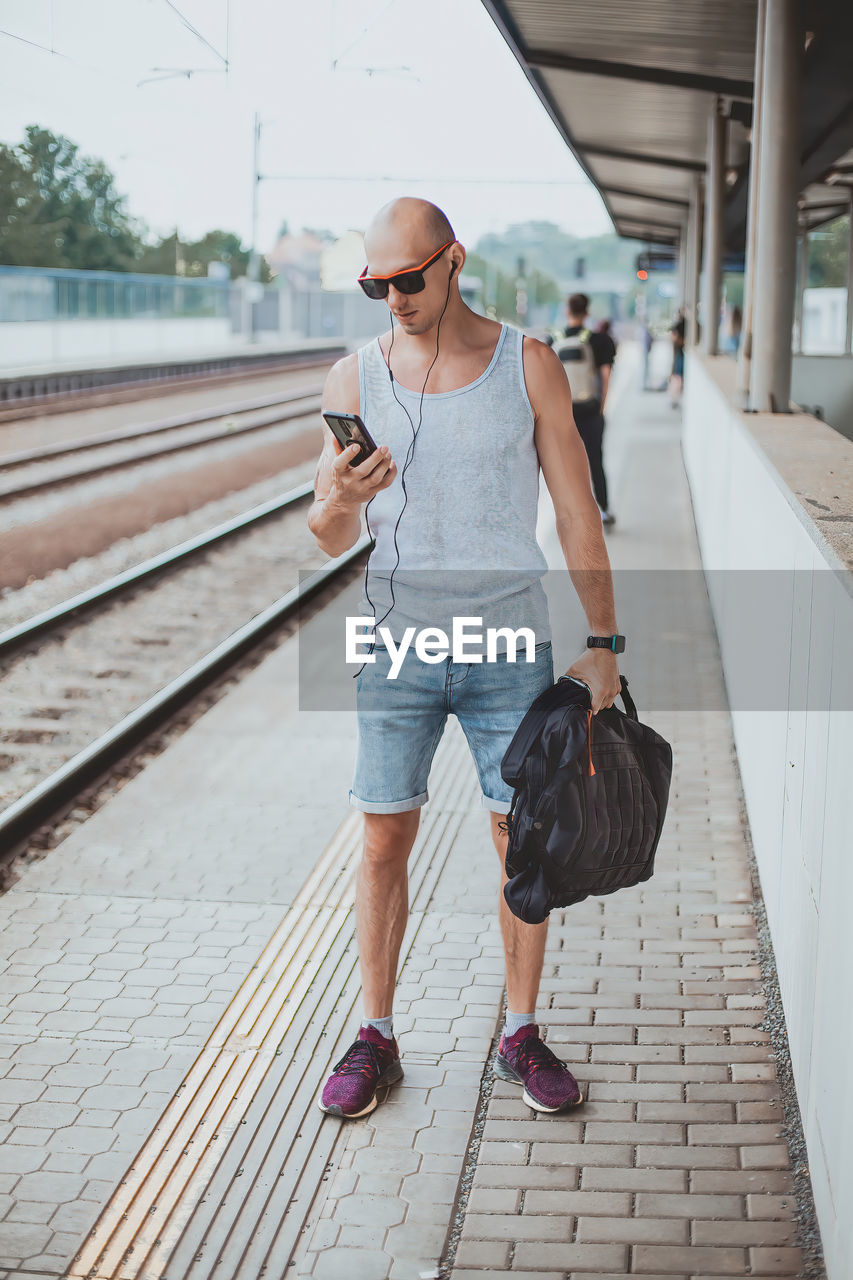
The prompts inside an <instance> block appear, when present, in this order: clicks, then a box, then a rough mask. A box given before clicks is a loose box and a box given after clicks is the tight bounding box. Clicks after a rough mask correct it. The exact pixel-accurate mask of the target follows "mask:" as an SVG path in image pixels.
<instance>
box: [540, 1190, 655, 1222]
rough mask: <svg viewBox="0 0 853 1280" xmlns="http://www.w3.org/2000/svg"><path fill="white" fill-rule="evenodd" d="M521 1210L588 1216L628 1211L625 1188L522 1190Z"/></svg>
mask: <svg viewBox="0 0 853 1280" xmlns="http://www.w3.org/2000/svg"><path fill="white" fill-rule="evenodd" d="M524 1213H525V1214H527V1213H533V1214H536V1213H558V1214H562V1213H567V1214H569V1213H570V1214H574V1215H575V1216H578V1215H585V1216H589V1215H591V1214H596V1215H598V1214H600V1215H603V1216H608V1215H611V1216H614V1217H615V1216H617V1215H623V1216H625V1217H628V1216H629V1215H630V1213H631V1196H630V1194H629V1193H628V1192H625V1191H586V1190H585V1191H564V1190H562V1189H561V1190H559V1191H540V1190H537V1189H536V1188H532V1189H531V1190H529V1191H525V1193H524Z"/></svg>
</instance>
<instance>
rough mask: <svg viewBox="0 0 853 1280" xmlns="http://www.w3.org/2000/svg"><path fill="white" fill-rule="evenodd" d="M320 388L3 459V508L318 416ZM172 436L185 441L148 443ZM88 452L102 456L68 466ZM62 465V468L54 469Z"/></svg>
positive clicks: (0, 469)
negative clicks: (5, 478)
mask: <svg viewBox="0 0 853 1280" xmlns="http://www.w3.org/2000/svg"><path fill="white" fill-rule="evenodd" d="M320 390H321V388H320V387H319V386H314V387H309V388H299V389H296V390H294V391H291V392H287V393H280V394H278V395H275V396H266V397H258V398H256V399H255V400H249V401H239V402H237V403H235V404H231V405H227V406H225V407H224V408H223V407H221V406H219V407H217V408H216V409H204V410H199V411H195V412H190V413H187V414H179V415H175V416H173V417H170V418H165V419H161V420H155V421H153V422H148V423H143V424H141V425H139V426H136V427H127V428H121V429H119V430H117V431H113V432H107V433H103V434H101V435H92V436H86V437H81V438H79V439H77V440H70V441H65V442H63V443H61V444H54V445H45V446H41V447H38V448H35V449H29V450H19V451H17V452H16V453H10V454H5V455H0V472H6V473H11V475H12V480H11V483H5V484H4V483H3V482H2V480H0V504H2V503H11V502H14V501H17V500H18V499H21V498H28V497H31V496H32V495H34V494H37V493H44V492H45V491H51V490H55V489H57V488H60V487H62V486H65V485H69V484H74V483H83V482H85V481H86V480H90V479H94V478H96V477H98V476H102V475H104V474H106V473H108V472H113V471H119V470H122V469H124V468H127V467H134V466H139V465H141V464H142V463H145V462H151V461H152V460H154V459H159V458H163V457H166V456H168V455H173V454H179V453H184V452H187V451H188V450H191V449H198V448H201V447H202V446H204V445H217V444H219V443H222V442H223V441H234V440H235V439H239V438H241V437H243V436H247V435H250V434H253V433H254V432H258V431H263V430H267V429H270V428H273V427H276V426H279V425H281V424H283V423H288V422H291V421H293V420H295V419H298V418H305V417H309V416H312V415H314V414H315V413H317V412H318V411H319V408H320V399H319V394H320ZM235 417H242V418H243V419H244V420H243V421H241V422H235V421H234V419H235ZM217 420H218V421H219V422H220V423H221V425H220V426H219V427H218V428H217V429H216V430H213V431H211V430H210V429H209V427H208V424H209V423H211V422H213V421H217ZM172 433H176V434H179V436H180V438H179V439H173V440H170V441H169V442H168V443H162V442H160V441H155V442H154V443H153V445H152V446H151V447H146V446H145V442H146V441H147V440H150V439H151V438H152V437H158V436H163V435H167V434H172ZM140 442H141V446H140ZM127 444H136V445H137V447H136V448H134V449H131V450H130V451H127V450H124V451H123V450H122V448H121V446H123V445H127ZM84 452H90V453H91V452H95V453H96V454H97V455H98V456H96V457H95V458H94V459H90V460H89V461H88V462H86V463H84V464H83V465H71V466H67V465H66V466H63V460H64V459H65V458H67V457H68V456H70V455H76V454H80V453H84ZM57 462H58V465H51V464H57ZM22 473H23V476H22Z"/></svg>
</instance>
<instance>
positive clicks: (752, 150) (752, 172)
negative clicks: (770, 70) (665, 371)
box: [737, 0, 767, 406]
mask: <svg viewBox="0 0 853 1280" xmlns="http://www.w3.org/2000/svg"><path fill="white" fill-rule="evenodd" d="M766 19H767V0H758V16H757V20H756V24H755V73H754V76H753V93H752V128H751V129H750V141H749V189H748V192H747V201H748V203H747V215H746V253H745V261H744V280H743V326H742V330H741V343H740V350H739V351H738V374H737V387H738V395H739V399H740V402H741V404H742V405H743V406H746V405H747V404H748V403H749V374H750V367H751V363H752V327H753V318H754V315H755V288H754V284H755V237H756V232H757V227H758V169H759V163H758V153H759V150H760V146H759V139H760V134H761V96H762V92H763V84H764V30H765V23H766Z"/></svg>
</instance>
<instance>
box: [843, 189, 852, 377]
mask: <svg viewBox="0 0 853 1280" xmlns="http://www.w3.org/2000/svg"><path fill="white" fill-rule="evenodd" d="M849 216H850V226H849V229H848V230H849V234H848V237H847V323H846V325H845V328H844V354H845V355H846V356H849V355H850V346H851V343H853V187H851V188H850V211H849Z"/></svg>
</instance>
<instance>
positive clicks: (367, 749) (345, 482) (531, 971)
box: [308, 199, 619, 1117]
mask: <svg viewBox="0 0 853 1280" xmlns="http://www.w3.org/2000/svg"><path fill="white" fill-rule="evenodd" d="M365 249H366V253H367V259H368V265H367V267H366V268H365V272H364V273H363V275H364V278H365V280H366V283H367V287H366V289H365V292H368V293H369V296H370V295H376V294H379V295H380V299H383V298H384V303H385V305H387V306H388V308H389V310H390V313H391V328H390V329H389V330H388V331H387V332H386V333H383V334H382V336H381V337H379V338H378V339H375V340H374V341H372V342H370V343H368V344H367V345H366V346H365V347H362V348H361V349H360V350H359V351H357V352H356V353H354V354H352V355H349V356H346V357H345V358H344V359H342V360H340V361H338V363H337V364H336V365H335V366H334V367H333V368H332V369H331V371H330V373H329V375H328V378H327V380H326V385H325V389H324V391H323V409H324V410H325V411H327V412H328V411H335V410H337V411H345V412H348V413H356V414H359V415H360V416H361V417H362V419H363V420H364V422H365V425H366V427H367V429H368V431H369V432H370V434H371V436H372V437H373V439H374V440H375V441H376V444H377V446H378V447H377V450H376V452H375V453H373V454H372V455H371V456H369V457H368V458H366V459H365V460H363V461H361V462H359V463H358V465H356V466H350V463H351V462H352V461H353V459H354V458H355V457H356V456H358V455H359V450H358V447H357V446H350V447H349V448H347V449H345V450H343V451H341V449H340V446H339V445H338V443H337V441H336V440H335V438H334V436H333V435H332V433H331V432H330V431H329V430H328V428H325V427H324V430H325V433H326V434H325V442H324V446H323V451H322V454H321V456H320V459H319V462H318V465H317V471H316V475H315V480H314V494H315V500H314V503H313V505H312V507H311V510H310V513H309V516H308V524H309V527H310V529H311V531H312V533H313V534H314V536H315V538H316V540H317V542H318V544H319V546H320V547H321V548H322V550H323V551H325V552H327V553H328V554H329V555H330V556H338V555H341V554H342V553H343V552H344V551H346V550H347V549H348V548H350V547H352V546H353V544H354V543H355V542H356V541H357V539H358V538H359V536H360V535H361V521H362V512H364V511H365V509H367V508H369V509H367V511H366V515H367V522H368V527H369V529H370V532H371V533H372V535H373V536H374V538H375V539H376V544H375V547H374V549H373V551H372V553H371V556H370V560H369V562H368V566H367V587H366V591H365V596H366V605H363V609H362V611H364V608H365V607H367V608H368V616H369V614H370V612H373V616H374V618H375V622H376V629H377V631H378V629H379V624H380V622H381V621H382V619H383V618H384V619H385V622H384V625H385V626H386V627H387V628H388V629H389V630H388V635H389V636H390V637H391V639H392V645H391V648H394V647H396V646H397V645H398V644H399V643H400V642H401V641H402V640H403V638H404V636H405V634H406V632H407V629H410V628H413V629H418V628H424V627H434V626H436V625H439V626H441V627H447V626H448V624H449V623H452V620H453V618H454V617H477V618H480V619H481V620H482V625H483V627H484V628H488V627H490V626H493V627H494V628H495V629H496V630H497V629H500V628H507V629H509V630H510V631H522V630H526V631H527V632H529V633H530V635H531V636H533V637H535V644H530V645H529V646H528V648H527V651H526V653H527V658H526V660H524V652H525V651H524V649H522V660H520V661H516V660H515V655H514V654H512V655H510V653H509V652H508V648H507V651H504V650H502V651H501V652H498V653H492V654H491V655H489V654H488V653H486V655H485V658H486V660H482V658H483V655H482V654H481V655H480V658H479V659H476V658H475V660H473V661H470V662H462V661H454V660H453V657H452V655H450V654H448V655H447V656H445V657H442V658H441V659H440V660H439V661H431V662H428V661H422V660H421V659H420V658H419V657H418V656H417V654H416V653H415V651H414V650H413V649H412V648H409V650H408V651H407V652H406V653H405V657H404V659H403V661H402V667H401V668H400V669H399V670H398V671H397V673H396V675H395V674H394V665H393V659H392V654H391V648H389V646H387V645H383V644H382V643H380V642H379V641H377V642H376V645H375V648H374V651H373V653H372V654H371V655H370V658H371V660H369V661H367V662H366V663H365V665H364V667H363V669H362V671H361V673H360V674H359V676H358V680H357V686H356V687H357V708H358V751H357V759H356V765H355V774H354V778H353V784H352V788H351V790H350V793H349V800H350V803H351V804H352V805H354V806H355V807H356V808H357V809H359V810H361V811H362V812H363V813H364V851H363V856H362V860H361V863H360V866H359V870H358V875H357V882H356V907H355V909H356V919H357V934H358V948H359V960H360V966H361V977H362V990H363V998H364V1018H363V1021H362V1025H361V1029H360V1032H359V1036H358V1039H357V1040H356V1041H355V1042H354V1044H352V1045H351V1046H350V1048H349V1049H348V1050H347V1052H346V1053H345V1054H344V1056H343V1057H342V1058H341V1060H340V1061H339V1062H338V1063H337V1064H336V1065H335V1067H334V1070H333V1072H332V1075H331V1076H330V1077H329V1079H328V1081H327V1082H326V1084H325V1087H324V1089H323V1092H322V1096H321V1098H320V1100H319V1105H320V1107H321V1108H322V1109H323V1110H324V1111H326V1112H329V1113H330V1114H333V1115H338V1116H346V1117H356V1116H363V1115H367V1114H369V1113H370V1112H371V1111H372V1110H373V1108H374V1107H375V1106H376V1105H377V1101H378V1099H379V1097H380V1096H385V1094H386V1093H387V1090H386V1088H385V1086H387V1085H390V1084H393V1083H394V1082H395V1081H398V1080H400V1079H401V1078H402V1075H403V1071H402V1066H401V1063H400V1055H399V1049H398V1045H397V1041H396V1039H395V1037H394V1033H393V1021H392V1018H393V997H394V987H395V981H396V973H397V963H398V958H399V952H400V945H401V942H402V939H403V933H404V930H405V927H406V921H407V917H408V877H407V860H408V856H409V853H410V851H411V849H412V845H413V844H414V840H415V836H416V834H417V830H418V823H419V818H420V809H421V806H422V805H423V804H424V803H425V801H426V800H427V798H428V793H427V778H428V774H429V769H430V765H431V762H432V758H433V755H434V752H435V749H436V747H437V745H438V741H439V739H440V737H441V734H442V731H443V729H444V725H445V722H446V718H447V715H448V713H449V712H450V713H453V714H455V715H456V716H457V718H458V719H459V721H460V723H461V725H462V728H463V730H464V732H465V735H466V738H467V740H468V745H469V747H470V749H471V753H472V755H473V757H474V762H475V765H476V768H477V773H478V777H479V781H480V785H481V788H482V804H483V806H484V808H485V809H486V810H488V811H489V817H490V822H491V838H492V840H493V842H494V846H495V849H496V850H497V853H498V857H499V859H500V868H501V874H500V888H501V890H502V888H503V885H504V884H505V883H506V874H505V871H504V862H505V857H506V841H507V833H506V823H505V822H503V823H502V822H501V820H502V819H503V818H505V815H506V814H507V812H508V811H509V807H510V801H511V799H512V791H511V789H510V788H509V787H508V786H507V785H506V783H505V782H504V781H503V779H502V778H501V773H500V764H501V759H502V757H503V754H504V752H505V751H506V748H507V746H508V745H509V742H510V740H511V738H512V736H513V734H514V733H515V730H516V729H517V727H518V725H519V723H520V721H521V720H522V718H523V716H524V714H525V712H526V711H527V709H528V707H529V706H530V704H531V702H533V700H534V699H535V698H536V697H537V696H538V695H539V694H540V693H542V692H543V691H544V690H545V689H547V688H549V687H550V686H551V685H552V684H553V681H554V673H553V663H552V656H551V643H550V640H551V637H550V630H549V619H548V607H547V600H546V598H545V594H544V590H543V588H542V583H541V575H542V573H543V572H544V571H545V569H546V568H547V563H546V561H545V557H544V555H543V553H542V551H541V548H540V547H539V545H538V543H537V541H536V516H537V501H538V491H539V471H540V468H541V471H542V474H543V476H544V478H545V483H546V484H547V486H548V490H549V492H550V495H551V498H552V500H553V504H554V510H555V512H556V517H557V532H558V534H559V538H560V544H561V547H562V550H563V553H564V555H565V559H566V564H567V566H568V568H569V570H570V572H571V575H572V581H573V583H574V586H575V588H576V590H577V592H578V595H579V597H580V600H581V603H582V605H583V608H584V611H585V613H586V616H587V619H588V621H589V626H590V631H591V632H592V633H593V634H596V635H599V636H612V635H614V634H615V633H616V630H617V628H616V617H615V611H614V604H613V586H612V580H611V573H610V563H609V560H608V556H607V551H606V549H605V545H604V538H603V535H602V529H601V517H600V514H599V511H598V507H597V505H596V502H595V499H594V497H593V495H592V491H591V488H590V475H589V467H588V465H587V459H586V453H585V451H584V447H583V443H582V441H581V438H580V436H579V434H578V432H577V430H574V429H567V427H568V428H570V427H571V426H572V423H573V418H572V402H571V392H570V390H569V385H568V380H567V378H566V376H565V373H564V371H563V367H562V365H561V363H560V361H559V359H558V358H557V356H556V355H555V354H554V352H553V351H551V349H550V348H549V347H548V346H546V345H545V344H544V343H541V342H538V341H536V340H534V339H531V338H527V337H525V336H524V335H523V334H522V333H521V332H520V331H519V330H517V329H513V328H511V327H510V326H509V325H505V324H500V323H498V322H497V321H495V320H490V319H487V318H485V317H484V316H481V315H477V314H476V313H475V312H473V311H472V310H471V309H470V308H469V307H468V306H467V305H466V304H465V302H464V301H463V299H462V296H461V294H460V292H459V276H460V273H461V271H462V268H463V265H464V263H465V250H464V248H463V247H462V245H461V244H460V243H459V242H458V241H457V240H456V237H455V235H454V232H453V228H452V227H451V225H450V223H449V222H448V220H447V217H446V216H445V214H444V213H442V211H441V210H440V209H438V208H437V207H436V206H435V205H433V204H430V203H428V202H427V201H424V200H414V199H400V200H394V201H392V203H391V204H388V205H386V206H385V207H384V208H383V209H381V210H380V212H379V213H378V214H377V216H376V217H375V218H374V220H373V221H372V223H371V225H370V227H369V229H368V231H367V234H366V236H365ZM363 287H364V286H363ZM376 305H377V306H381V305H383V301H382V300H378V301H377V304H376ZM403 471H405V490H406V492H405V493H404V491H403V486H402V478H403V477H402V473H403ZM398 552H399V556H398ZM398 561H399V562H398ZM395 574H396V576H395ZM370 606H372V609H371V608H370ZM451 615H452V616H451ZM448 634H449V631H448ZM434 656H435V655H434ZM466 656H468V655H467V654H466ZM567 674H568V675H571V676H574V677H575V678H576V679H579V680H582V681H584V682H585V683H586V684H587V685H588V686H589V689H590V693H591V698H592V708H593V711H594V712H597V711H599V710H600V709H601V708H602V707H607V706H610V705H611V704H612V702H613V700H614V698H615V697H616V695H617V694H618V692H619V671H618V667H617V662H616V657H615V655H614V654H613V653H612V652H610V651H608V650H606V649H604V648H597V647H593V648H588V649H587V650H586V651H585V652H584V653H583V654H582V655H581V656H580V657H579V658H578V659H577V660H576V661H575V662H574V663H573V664H572V665H571V667H570V668H569V670H568V672H567ZM462 891H463V889H462V886H460V894H461V893H462ZM498 903H499V914H500V925H501V933H502V937H503V943H504V951H505V958H506V986H507V1003H508V1009H507V1015H506V1023H505V1026H504V1028H503V1033H502V1036H501V1042H500V1047H499V1053H498V1058H497V1065H496V1070H497V1072H498V1074H499V1075H501V1076H502V1078H504V1079H507V1080H511V1081H513V1082H515V1083H517V1084H520V1085H521V1086H522V1089H523V1098H524V1100H525V1102H526V1103H527V1104H528V1105H529V1106H531V1107H532V1108H534V1109H535V1110H537V1111H546V1112H547V1111H550V1112H553V1111H562V1110H564V1109H566V1108H567V1107H571V1106H574V1105H576V1104H577V1103H578V1102H580V1101H581V1100H582V1095H581V1091H580V1088H579V1086H578V1083H577V1081H576V1080H575V1078H574V1076H573V1075H572V1074H571V1072H570V1071H569V1069H568V1067H567V1066H566V1065H565V1063H563V1062H561V1061H560V1060H559V1059H558V1058H557V1057H556V1056H555V1055H554V1053H553V1052H552V1051H551V1050H550V1049H549V1048H548V1046H547V1045H546V1044H545V1043H544V1042H543V1040H542V1038H541V1037H540V1034H539V1026H538V1024H537V1021H536V1000H537V996H538V992H539V982H540V977H541V973H542V963H543V957H544V950H545V935H546V930H547V922H545V923H543V924H539V925H530V924H525V923H524V922H523V921H521V920H519V919H518V918H517V917H515V916H514V915H513V914H512V912H511V911H510V910H509V907H508V906H507V904H506V901H505V900H504V896H503V892H500V894H499V898H498ZM436 1040H437V1044H436V1050H437V1052H440V1051H441V1050H440V1040H441V1036H440V1035H439V1034H438V1033H436Z"/></svg>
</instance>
